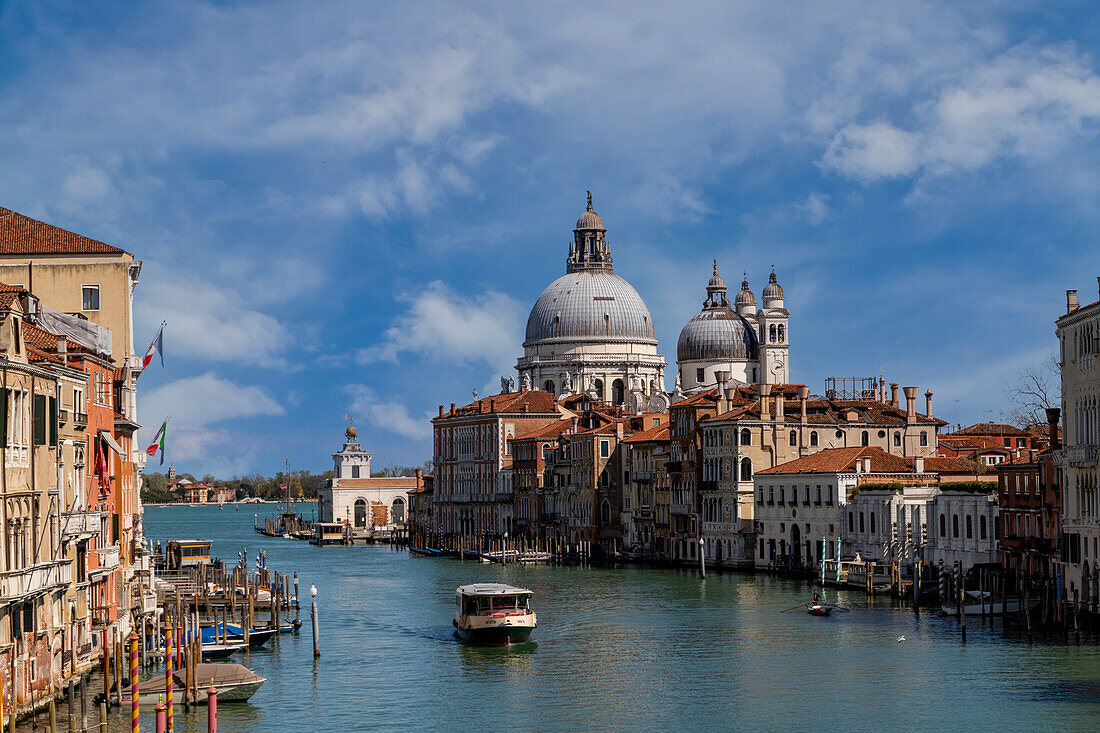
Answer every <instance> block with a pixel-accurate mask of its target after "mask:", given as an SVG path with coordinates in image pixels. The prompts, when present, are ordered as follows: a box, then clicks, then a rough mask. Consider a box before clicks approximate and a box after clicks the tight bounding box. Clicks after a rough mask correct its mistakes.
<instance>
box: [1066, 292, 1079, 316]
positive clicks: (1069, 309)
mask: <svg viewBox="0 0 1100 733" xmlns="http://www.w3.org/2000/svg"><path fill="white" fill-rule="evenodd" d="M1080 307H1081V306H1080V305H1078V304H1077V291H1076V290H1067V291H1066V315H1067V316H1068V315H1069V314H1070V313H1073V312H1074V311H1075V310H1077V309H1078V308H1080Z"/></svg>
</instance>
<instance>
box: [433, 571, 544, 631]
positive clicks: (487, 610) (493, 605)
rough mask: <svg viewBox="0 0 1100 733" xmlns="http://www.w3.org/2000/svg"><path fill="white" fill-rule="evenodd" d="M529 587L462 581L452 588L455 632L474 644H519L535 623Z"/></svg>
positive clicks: (536, 623)
mask: <svg viewBox="0 0 1100 733" xmlns="http://www.w3.org/2000/svg"><path fill="white" fill-rule="evenodd" d="M531 595H532V593H531V591H529V590H527V589H526V588H516V587H514V586H511V585H504V584H502V583H475V584H473V585H463V586H461V587H459V588H458V589H457V590H456V591H455V604H456V605H457V606H458V608H457V609H456V611H455V618H454V621H452V623H453V624H454V627H455V633H456V634H458V637H459V638H460V639H462V640H463V641H468V642H472V643H476V644H518V643H521V642H524V641H527V640H528V639H530V638H531V632H532V631H533V630H534V629H535V627H536V626H537V625H538V622H537V619H536V617H535V612H534V611H532V610H531V605H530V601H531Z"/></svg>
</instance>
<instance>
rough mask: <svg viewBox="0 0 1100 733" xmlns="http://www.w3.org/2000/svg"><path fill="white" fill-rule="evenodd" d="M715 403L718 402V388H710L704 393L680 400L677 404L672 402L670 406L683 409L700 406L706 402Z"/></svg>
mask: <svg viewBox="0 0 1100 733" xmlns="http://www.w3.org/2000/svg"><path fill="white" fill-rule="evenodd" d="M717 401H718V388H717V387H711V388H710V389H708V390H707V391H705V392H700V393H699V394H695V395H692V396H691V397H685V398H684V399H682V400H680V401H679V402H673V403H672V406H673V407H684V406H686V405H700V404H703V403H707V402H710V403H715V402H717Z"/></svg>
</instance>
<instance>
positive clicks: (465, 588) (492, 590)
mask: <svg viewBox="0 0 1100 733" xmlns="http://www.w3.org/2000/svg"><path fill="white" fill-rule="evenodd" d="M455 592H456V593H458V595H460V596H500V595H509V596H530V595H534V593H532V592H531V591H530V590H528V589H526V588H517V587H516V586H514V585H505V584H504V583H474V584H473V585H461V586H459V587H458V588H457V589H456V591H455Z"/></svg>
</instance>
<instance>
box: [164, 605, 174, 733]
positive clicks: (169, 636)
mask: <svg viewBox="0 0 1100 733" xmlns="http://www.w3.org/2000/svg"><path fill="white" fill-rule="evenodd" d="M175 635H176V629H175V627H174V626H172V623H171V622H169V623H168V628H166V629H165V630H164V694H165V696H166V697H167V698H168V712H167V713H166V720H167V725H168V731H169V733H171V731H172V716H173V712H174V711H173V710H172V662H174V661H175V658H174V657H173V656H172V641H173V637H174V636H175Z"/></svg>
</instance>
